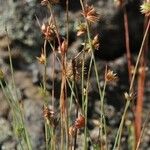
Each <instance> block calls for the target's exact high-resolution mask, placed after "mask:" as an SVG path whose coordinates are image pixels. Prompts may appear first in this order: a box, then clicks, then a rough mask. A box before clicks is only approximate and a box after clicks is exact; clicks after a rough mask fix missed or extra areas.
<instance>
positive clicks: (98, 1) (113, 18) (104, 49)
mask: <svg viewBox="0 0 150 150" xmlns="http://www.w3.org/2000/svg"><path fill="white" fill-rule="evenodd" d="M88 2H89V3H90V4H93V5H94V7H95V8H96V10H97V11H98V13H99V14H100V18H101V19H100V21H99V22H98V23H97V24H96V25H95V26H94V28H93V29H92V33H93V34H96V33H99V34H100V37H101V46H100V50H101V51H100V54H99V53H97V55H98V56H99V57H101V58H106V59H112V58H115V57H118V56H120V55H122V54H123V53H124V52H125V40H124V24H123V10H122V9H119V8H116V7H115V5H114V2H113V1H112V0H94V1H90V0H89V1H88ZM125 2H126V3H125V5H126V8H127V13H128V19H129V32H130V33H129V34H130V46H131V50H132V51H137V50H138V49H139V46H140V44H141V38H142V36H141V35H142V32H143V15H142V14H141V13H140V10H139V7H140V1H137V0H128V1H125ZM0 4H1V5H0V13H1V15H0V28H1V31H0V37H2V36H3V35H4V34H5V29H4V28H5V26H6V27H7V28H8V32H9V35H10V38H11V39H12V40H13V41H18V42H17V43H16V44H19V43H22V44H24V45H26V46H31V47H38V46H39V45H41V43H42V40H41V33H40V28H39V25H38V23H37V20H36V19H35V15H37V17H38V19H39V21H40V23H42V21H43V20H45V18H46V17H48V16H49V15H48V12H47V11H46V8H45V7H42V6H41V5H40V1H37V0H16V1H13V0H5V1H4V0H0ZM60 5H61V6H60ZM60 5H57V6H56V7H55V12H56V15H58V20H57V21H58V24H59V26H60V27H61V29H60V33H61V34H62V35H65V34H66V33H65V31H66V28H65V25H66V24H65V23H64V16H65V14H64V10H65V9H64V8H65V0H63V1H61V4H60ZM69 5H70V14H69V15H70V25H69V27H70V29H69V30H70V31H69V32H70V39H71V42H74V41H75V40H76V36H75V30H74V29H73V27H74V25H75V24H76V22H75V21H79V19H80V18H83V17H82V16H81V13H80V12H81V7H80V3H79V0H78V1H74V2H73V1H71V2H70V3H69ZM62 8H63V9H62ZM76 18H79V19H77V20H76Z"/></svg>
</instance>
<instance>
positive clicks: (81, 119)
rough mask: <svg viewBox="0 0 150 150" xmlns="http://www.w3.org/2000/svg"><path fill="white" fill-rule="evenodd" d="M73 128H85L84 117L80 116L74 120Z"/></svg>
mask: <svg viewBox="0 0 150 150" xmlns="http://www.w3.org/2000/svg"><path fill="white" fill-rule="evenodd" d="M74 126H75V128H76V129H80V128H83V127H85V117H84V116H83V115H81V114H80V116H79V117H78V118H77V119H76V121H75V123H74Z"/></svg>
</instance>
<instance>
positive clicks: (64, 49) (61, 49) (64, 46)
mask: <svg viewBox="0 0 150 150" xmlns="http://www.w3.org/2000/svg"><path fill="white" fill-rule="evenodd" d="M67 50H68V43H67V40H66V39H64V41H63V42H62V43H61V45H60V46H59V47H58V52H60V53H61V54H63V55H64V54H65V53H66V52H67Z"/></svg>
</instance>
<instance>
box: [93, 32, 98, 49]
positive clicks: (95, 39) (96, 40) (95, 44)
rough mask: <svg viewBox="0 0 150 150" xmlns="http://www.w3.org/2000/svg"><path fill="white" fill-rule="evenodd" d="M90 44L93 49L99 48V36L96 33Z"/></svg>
mask: <svg viewBox="0 0 150 150" xmlns="http://www.w3.org/2000/svg"><path fill="white" fill-rule="evenodd" d="M92 45H93V47H94V48H95V49H97V50H98V49H99V36H98V34H97V35H96V36H95V37H94V39H93V40H92Z"/></svg>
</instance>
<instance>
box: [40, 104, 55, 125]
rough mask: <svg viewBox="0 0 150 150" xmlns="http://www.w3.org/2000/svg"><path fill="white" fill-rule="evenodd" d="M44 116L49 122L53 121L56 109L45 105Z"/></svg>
mask: <svg viewBox="0 0 150 150" xmlns="http://www.w3.org/2000/svg"><path fill="white" fill-rule="evenodd" d="M43 116H44V118H45V120H46V121H47V123H52V122H53V120H54V111H53V110H51V109H49V108H48V107H47V106H44V109H43Z"/></svg>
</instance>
